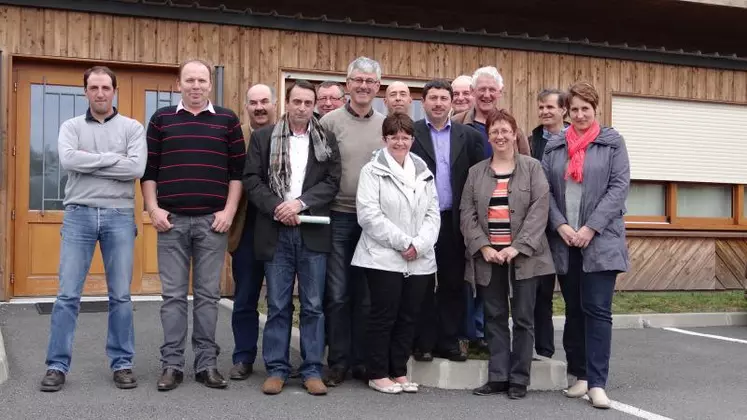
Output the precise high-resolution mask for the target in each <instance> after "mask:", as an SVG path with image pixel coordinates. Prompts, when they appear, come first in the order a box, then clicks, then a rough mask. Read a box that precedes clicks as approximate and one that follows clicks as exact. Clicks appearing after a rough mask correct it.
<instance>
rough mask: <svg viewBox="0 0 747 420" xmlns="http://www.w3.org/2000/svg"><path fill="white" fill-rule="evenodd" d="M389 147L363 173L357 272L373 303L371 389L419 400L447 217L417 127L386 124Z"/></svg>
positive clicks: (397, 118)
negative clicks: (416, 367)
mask: <svg viewBox="0 0 747 420" xmlns="http://www.w3.org/2000/svg"><path fill="white" fill-rule="evenodd" d="M382 133H383V136H384V142H385V145H386V147H384V148H383V149H381V150H378V151H377V152H375V153H374V157H373V159H372V160H371V161H370V162H369V163H367V164H366V165H365V166H364V167H363V169H362V170H361V174H360V179H359V181H358V192H357V196H356V208H357V213H358V224H360V226H361V229H362V234H361V238H360V240H359V241H358V245H357V247H356V249H355V254H354V255H353V261H352V265H354V266H357V267H363V268H364V270H365V272H366V277H367V279H368V288H369V291H370V295H371V312H370V315H369V319H368V329H367V341H368V354H367V356H366V371H367V373H368V377H369V382H368V386H369V387H371V388H373V389H375V390H377V391H380V392H384V393H389V394H398V393H400V392H403V391H404V392H417V390H418V385H417V384H415V383H411V382H409V381H408V380H407V360H408V359H409V357H410V353H411V351H412V342H413V339H414V336H415V323H416V320H417V319H418V314H419V312H420V304H421V302H422V301H423V298H424V296H425V293H426V289H427V288H428V282H429V280H430V279H431V278H432V277H431V276H434V275H435V272H436V254H435V251H434V249H433V246H434V245H435V243H436V240H437V239H438V230H439V228H440V226H441V215H440V213H439V210H438V197H437V196H436V186H435V183H434V177H433V174H432V173H431V172H430V171H429V170H428V166H427V165H426V163H425V162H424V161H423V160H422V159H420V158H419V157H418V156H417V155H414V154H411V153H410V147H411V146H412V142H413V134H414V128H413V122H412V120H411V119H410V117H408V116H407V115H405V114H394V115H390V116H388V117H387V118H386V119H385V120H384V124H383V126H382Z"/></svg>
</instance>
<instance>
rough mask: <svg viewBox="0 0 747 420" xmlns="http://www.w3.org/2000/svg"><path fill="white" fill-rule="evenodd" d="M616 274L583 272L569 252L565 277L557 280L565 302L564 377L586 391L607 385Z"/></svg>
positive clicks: (579, 258) (580, 260)
mask: <svg viewBox="0 0 747 420" xmlns="http://www.w3.org/2000/svg"><path fill="white" fill-rule="evenodd" d="M616 278H617V273H616V272H614V271H600V272H594V273H586V272H584V271H583V256H582V255H581V251H580V250H579V249H578V248H571V249H570V255H569V260H568V273H567V274H566V275H564V276H558V280H559V282H560V289H561V291H562V292H563V299H564V300H565V305H566V306H565V329H564V330H563V349H564V350H565V356H566V359H567V361H568V373H570V374H571V375H573V376H575V377H576V378H578V379H580V380H587V381H588V382H589V388H595V387H599V388H604V387H605V386H606V384H607V377H608V375H609V367H610V348H611V346H612V296H613V294H614V292H615V280H616Z"/></svg>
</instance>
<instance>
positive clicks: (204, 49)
mask: <svg viewBox="0 0 747 420" xmlns="http://www.w3.org/2000/svg"><path fill="white" fill-rule="evenodd" d="M115 34H116V35H115ZM0 47H2V49H3V50H4V51H5V52H6V53H10V54H14V53H18V54H26V55H39V56H55V57H69V58H79V59H97V60H105V61H125V62H134V63H162V64H177V63H179V62H180V61H182V60H185V59H188V58H195V57H199V58H203V59H207V60H209V61H211V62H212V63H214V64H221V65H224V66H225V85H224V92H225V93H224V98H225V100H224V101H225V104H226V106H228V107H230V108H232V109H234V110H235V111H236V112H239V113H240V114H243V112H242V111H241V110H242V108H243V95H244V92H245V90H246V89H247V87H248V86H250V85H251V84H253V83H258V82H263V83H269V84H274V85H276V86H277V85H278V83H279V78H280V72H281V69H284V68H292V69H302V70H307V71H314V70H316V71H335V72H344V71H345V70H346V68H347V65H348V63H349V62H350V61H351V60H352V59H354V58H355V57H356V56H359V55H366V56H369V57H372V58H374V59H376V60H378V61H379V62H380V63H381V65H382V68H383V73H384V75H385V76H386V77H390V78H392V77H401V78H421V79H423V78H435V77H450V78H451V77H455V76H457V75H459V74H463V73H471V72H472V71H473V70H474V69H476V68H477V67H479V66H481V65H494V66H497V67H498V68H499V70H500V72H501V74H502V75H503V77H504V79H505V94H504V99H503V103H502V104H503V106H505V107H507V108H509V109H510V110H511V111H512V113H513V114H514V115H515V116H516V118H517V120H518V122H519V124H520V126H521V127H523V128H524V129H525V130H530V129H531V128H532V127H534V126H535V125H536V115H535V114H536V113H535V106H536V105H535V101H534V97H535V96H536V94H537V93H538V92H539V91H540V90H541V89H542V88H544V87H561V88H565V87H567V86H568V85H570V84H571V83H572V82H574V81H577V80H586V81H589V82H591V83H593V84H594V85H595V86H596V87H597V88H598V89H599V91H600V92H601V93H602V106H601V107H600V112H601V117H602V120H603V121H604V122H605V123H609V122H610V100H609V99H610V94H611V93H612V92H621V93H632V94H641V95H654V96H667V97H673V98H681V99H699V100H714V101H724V102H734V103H741V104H747V72H743V71H729V70H715V69H703V68H693V67H682V66H671V65H661V64H651V63H643V62H631V61H621V60H613V59H597V58H589V57H580V56H571V55H561V54H546V53H535V52H526V51H515V50H505V49H495V48H477V47H470V46H459V45H445V44H434V43H422V42H409V41H393V40H386V39H373V38H362V37H350V36H335V35H327V34H313V33H299V32H290V31H276V30H266V29H256V28H244V27H236V26H228V25H213V24H202V23H190V22H177V21H166V20H155V19H140V18H131V17H116V16H109V15H101V14H87V13H75V12H65V11H57V10H43V9H35V8H20V7H9V6H0ZM3 197H4V195H3ZM2 233H3V232H0V234H2ZM3 236H4V235H3ZM662 241H663V242H662ZM677 241H679V243H680V244H687V245H682V246H683V247H691V248H693V249H695V248H698V247H699V246H701V247H702V245H703V242H706V241H705V240H702V241H696V242H692V240H688V239H680V240H677ZM711 243H712V245H711ZM720 243H721V241H716V240H712V241H711V242H710V243H709V245H708V246H709V247H712V248H714V249H716V248H718V244H720ZM670 245H671V244H667V243H666V240H665V239H661V240H660V239H656V240H654V239H651V238H639V239H634V240H632V242H631V255H633V257H634V265H635V267H636V269H635V272H636V273H637V274H634V273H631V275H628V276H627V277H625V279H624V282H625V283H626V284H627V285H628V286H630V287H634V288H643V289H647V288H650V287H651V285H652V284H656V285H661V286H663V287H669V286H671V285H674V284H676V285H680V286H682V287H686V288H689V287H691V286H693V285H692V284H691V283H689V282H685V283H681V282H679V280H673V279H672V277H673V276H674V274H673V271H672V270H662V269H658V270H657V269H655V268H656V267H660V266H662V265H661V264H663V263H662V261H660V257H656V256H654V254H655V253H654V252H653V251H652V250H653V249H655V248H656V249H671V246H670ZM740 246H741V247H742V251H744V250H745V249H744V242H741V245H740ZM692 252H693V253H695V254H697V253H698V252H702V253H703V255H705V251H703V250H702V249H701V250H700V251H699V250H698V249H695V250H694V251H692ZM710 255H711V257H707V258H710V259H709V260H708V261H711V262H710V263H709V264H711V263H712V265H713V270H711V271H707V272H705V271H704V272H702V273H703V275H704V276H705V277H703V280H701V281H700V282H701V284H703V285H708V284H711V287H708V288H717V287H716V286H717V284H716V283H719V284H722V285H723V286H724V287H732V286H737V285H736V284H735V283H734V281H733V280H723V281H716V280H715V279H716V274H717V273H719V272H722V271H723V266H722V267H721V268H719V266H718V265H717V261H719V258H720V257H717V253H716V252H715V251H714V252H713V253H711V254H710ZM719 255H722V256H723V255H726V254H725V253H723V252H722V253H721V254H719ZM704 258H706V257H704ZM742 258H744V254H742ZM722 259H723V258H722ZM692 263H693V262H691V264H692ZM742 263H743V261H742ZM647 265H652V267H654V268H650V269H646V268H645V266H647ZM663 266H666V264H664V265H663ZM720 270H721V271H720ZM691 271H692V270H690V269H687V270H686V272H688V273H691ZM654 272H655V273H656V279H655V281H654V280H653V277H652V276H653V273H654ZM712 272H713V273H714V276H713V277H711V274H712ZM678 275H680V274H678ZM665 276H668V278H669V280H663V279H662V278H663V277H665ZM628 286H625V287H628Z"/></svg>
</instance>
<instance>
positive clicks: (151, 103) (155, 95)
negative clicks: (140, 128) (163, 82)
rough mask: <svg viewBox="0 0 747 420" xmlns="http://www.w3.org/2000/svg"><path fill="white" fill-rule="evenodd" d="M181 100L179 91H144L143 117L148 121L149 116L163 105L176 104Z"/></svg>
mask: <svg viewBox="0 0 747 420" xmlns="http://www.w3.org/2000/svg"><path fill="white" fill-rule="evenodd" d="M181 100H182V94H181V93H179V92H170V91H167V92H164V91H159V92H157V91H155V90H146V91H145V119H144V120H143V121H150V117H152V116H153V114H154V113H155V112H156V111H157V110H158V109H159V108H163V107H165V106H171V105H178V104H179V101H181Z"/></svg>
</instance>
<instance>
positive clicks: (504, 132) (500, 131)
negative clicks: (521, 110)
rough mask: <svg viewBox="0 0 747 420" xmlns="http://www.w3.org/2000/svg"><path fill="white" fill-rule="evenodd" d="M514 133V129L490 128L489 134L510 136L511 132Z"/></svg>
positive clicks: (490, 135) (492, 135)
mask: <svg viewBox="0 0 747 420" xmlns="http://www.w3.org/2000/svg"><path fill="white" fill-rule="evenodd" d="M513 133H514V132H513V130H506V129H505V128H503V129H501V130H490V131H489V132H488V136H489V137H498V136H499V135H500V136H501V137H506V136H508V135H510V134H513Z"/></svg>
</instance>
